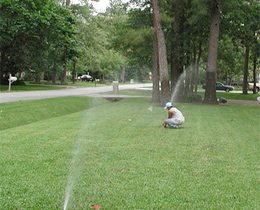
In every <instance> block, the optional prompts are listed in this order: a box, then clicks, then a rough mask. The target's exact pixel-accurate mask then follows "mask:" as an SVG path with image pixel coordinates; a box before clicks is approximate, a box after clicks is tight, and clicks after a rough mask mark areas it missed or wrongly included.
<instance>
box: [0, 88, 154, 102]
mask: <svg viewBox="0 0 260 210" xmlns="http://www.w3.org/2000/svg"><path fill="white" fill-rule="evenodd" d="M147 87H152V84H151V83H144V84H130V85H119V90H127V89H139V88H147ZM109 91H113V86H104V87H88V88H71V89H70V88H67V89H62V90H41V91H22V92H5V93H0V103H6V102H13V101H26V100H37V99H44V98H57V97H67V96H95V95H97V94H98V93H104V92H109Z"/></svg>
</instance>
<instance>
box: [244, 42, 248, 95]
mask: <svg viewBox="0 0 260 210" xmlns="http://www.w3.org/2000/svg"><path fill="white" fill-rule="evenodd" d="M248 61H249V44H246V50H245V61H244V78H243V94H247V82H248V81H247V78H248Z"/></svg>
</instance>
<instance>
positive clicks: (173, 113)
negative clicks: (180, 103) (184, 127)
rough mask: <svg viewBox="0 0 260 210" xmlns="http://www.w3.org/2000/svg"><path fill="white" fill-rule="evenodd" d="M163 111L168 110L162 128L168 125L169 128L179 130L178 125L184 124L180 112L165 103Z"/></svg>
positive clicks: (170, 104)
mask: <svg viewBox="0 0 260 210" xmlns="http://www.w3.org/2000/svg"><path fill="white" fill-rule="evenodd" d="M164 109H168V118H167V119H165V120H164V123H163V127H166V126H167V125H169V126H170V127H171V128H175V129H176V128H179V125H181V124H182V123H184V122H185V118H184V117H183V115H182V113H181V111H180V110H178V109H177V108H175V107H173V105H172V103H171V102H168V103H166V105H165V107H164Z"/></svg>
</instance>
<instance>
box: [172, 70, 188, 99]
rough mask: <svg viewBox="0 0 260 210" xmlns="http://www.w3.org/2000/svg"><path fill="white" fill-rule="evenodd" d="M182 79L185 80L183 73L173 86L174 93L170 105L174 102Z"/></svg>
mask: <svg viewBox="0 0 260 210" xmlns="http://www.w3.org/2000/svg"><path fill="white" fill-rule="evenodd" d="M184 79H185V73H184V72H183V73H182V74H181V75H180V77H179V79H178V81H177V83H176V84H175V86H174V91H173V92H172V96H171V101H170V102H171V103H173V102H176V99H177V96H178V93H179V90H180V87H181V83H182V82H183V81H184Z"/></svg>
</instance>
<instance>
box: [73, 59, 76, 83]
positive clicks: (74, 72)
mask: <svg viewBox="0 0 260 210" xmlns="http://www.w3.org/2000/svg"><path fill="white" fill-rule="evenodd" d="M75 78H76V60H75V59H74V60H73V70H72V83H73V84H75Z"/></svg>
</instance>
